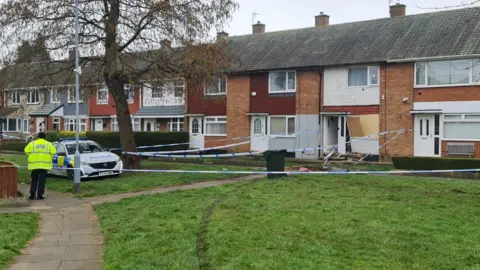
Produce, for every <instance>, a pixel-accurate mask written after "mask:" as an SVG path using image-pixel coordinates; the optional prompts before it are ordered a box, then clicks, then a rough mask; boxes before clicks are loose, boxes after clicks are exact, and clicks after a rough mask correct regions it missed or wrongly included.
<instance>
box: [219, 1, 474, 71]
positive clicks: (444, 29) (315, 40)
mask: <svg viewBox="0 0 480 270" xmlns="http://www.w3.org/2000/svg"><path fill="white" fill-rule="evenodd" d="M228 41H229V48H230V51H231V52H232V53H233V54H235V55H237V56H238V63H237V64H236V65H235V66H233V67H232V69H231V70H230V71H232V72H241V71H259V70H271V69H282V68H294V67H317V66H333V65H346V64H358V63H374V62H384V61H387V60H395V59H409V58H423V57H438V56H463V55H472V54H480V7H475V8H463V9H455V10H448V11H441V12H432V13H425V14H419V15H410V16H404V17H393V18H384V19H377V20H370V21H362V22H352V23H344V24H338V25H330V26H328V27H326V28H315V27H312V28H305V29H296V30H288V31H279V32H270V33H269V32H267V33H262V34H252V35H245V36H236V37H235V36H234V37H230V38H229V39H228Z"/></svg>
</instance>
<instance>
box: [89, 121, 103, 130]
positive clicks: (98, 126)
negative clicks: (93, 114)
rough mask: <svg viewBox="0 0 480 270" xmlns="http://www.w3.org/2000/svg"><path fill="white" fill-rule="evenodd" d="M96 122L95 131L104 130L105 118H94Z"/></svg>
mask: <svg viewBox="0 0 480 270" xmlns="http://www.w3.org/2000/svg"><path fill="white" fill-rule="evenodd" d="M92 121H95V124H94V126H93V128H94V131H102V130H103V119H94V120H92Z"/></svg>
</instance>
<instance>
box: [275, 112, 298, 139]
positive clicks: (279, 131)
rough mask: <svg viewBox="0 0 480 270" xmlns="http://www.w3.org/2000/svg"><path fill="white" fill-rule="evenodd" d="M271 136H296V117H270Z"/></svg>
mask: <svg viewBox="0 0 480 270" xmlns="http://www.w3.org/2000/svg"><path fill="white" fill-rule="evenodd" d="M270 134H271V135H280V136H281V135H285V136H287V135H292V134H295V116H272V117H270Z"/></svg>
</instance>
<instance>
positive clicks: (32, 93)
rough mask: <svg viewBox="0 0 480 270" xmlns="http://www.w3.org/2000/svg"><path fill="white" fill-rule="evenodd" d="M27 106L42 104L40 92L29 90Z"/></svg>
mask: <svg viewBox="0 0 480 270" xmlns="http://www.w3.org/2000/svg"><path fill="white" fill-rule="evenodd" d="M35 97H37V100H36V101H32V99H35ZM27 104H40V92H39V90H27Z"/></svg>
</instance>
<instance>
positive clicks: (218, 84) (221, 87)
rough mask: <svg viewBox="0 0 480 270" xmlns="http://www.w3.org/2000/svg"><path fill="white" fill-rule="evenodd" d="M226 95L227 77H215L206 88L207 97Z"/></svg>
mask: <svg viewBox="0 0 480 270" xmlns="http://www.w3.org/2000/svg"><path fill="white" fill-rule="evenodd" d="M226 93H227V76H222V77H221V78H218V77H215V78H213V79H212V81H211V82H210V83H208V84H207V86H206V87H205V95H207V96H215V95H217V96H218V95H225V94H226Z"/></svg>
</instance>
